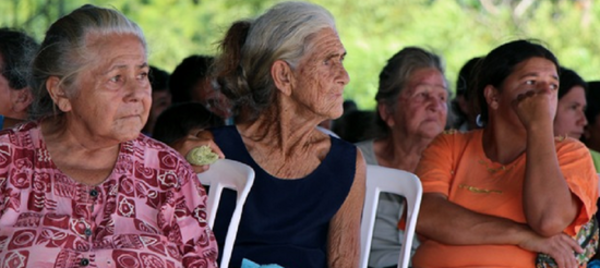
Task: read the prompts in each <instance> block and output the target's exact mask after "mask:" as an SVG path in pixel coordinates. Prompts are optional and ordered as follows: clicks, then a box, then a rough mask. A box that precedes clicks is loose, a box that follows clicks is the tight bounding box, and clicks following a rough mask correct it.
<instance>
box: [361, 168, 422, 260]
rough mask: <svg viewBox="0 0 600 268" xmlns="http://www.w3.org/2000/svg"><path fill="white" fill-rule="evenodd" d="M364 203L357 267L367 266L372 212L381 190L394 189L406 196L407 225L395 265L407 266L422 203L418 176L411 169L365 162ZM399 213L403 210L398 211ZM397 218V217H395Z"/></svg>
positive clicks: (371, 231) (373, 221) (374, 211)
mask: <svg viewBox="0 0 600 268" xmlns="http://www.w3.org/2000/svg"><path fill="white" fill-rule="evenodd" d="M366 188H367V189H366V194H365V203H364V207H363V214H362V221H361V227H360V228H361V230H360V232H361V234H360V236H361V240H360V241H361V243H360V244H361V245H360V246H361V257H360V267H361V268H366V267H367V264H368V262H369V253H370V250H371V240H372V236H373V226H374V225H375V214H376V212H377V206H378V203H379V194H380V193H381V192H387V193H394V194H398V195H401V196H403V197H404V198H405V199H406V229H405V230H404V238H403V241H402V250H401V252H400V258H399V260H398V268H400V267H403V268H406V267H408V264H409V262H410V254H411V247H412V242H413V238H414V236H415V228H416V226H417V217H418V215H419V208H420V207H421V197H422V195H423V188H422V187H421V181H420V180H419V178H418V177H417V176H416V175H415V174H412V173H410V172H406V171H403V170H399V169H392V168H386V167H381V166H375V165H367V185H366ZM400 215H402V211H401V212H400ZM398 220H400V219H398Z"/></svg>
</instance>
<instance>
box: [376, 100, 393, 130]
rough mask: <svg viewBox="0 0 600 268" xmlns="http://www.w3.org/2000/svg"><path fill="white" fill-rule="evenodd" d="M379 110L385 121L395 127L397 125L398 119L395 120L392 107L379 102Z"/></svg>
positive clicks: (389, 125)
mask: <svg viewBox="0 0 600 268" xmlns="http://www.w3.org/2000/svg"><path fill="white" fill-rule="evenodd" d="M377 112H378V113H379V116H380V117H381V119H383V122H385V124H386V125H388V127H393V126H394V125H396V120H394V117H393V116H392V109H390V108H389V107H388V106H387V105H385V104H383V103H378V104H377Z"/></svg>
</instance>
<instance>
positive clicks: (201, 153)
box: [185, 145, 219, 166]
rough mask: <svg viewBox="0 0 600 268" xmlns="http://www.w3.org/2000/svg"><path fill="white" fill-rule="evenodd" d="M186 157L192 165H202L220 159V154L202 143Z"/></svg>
mask: <svg viewBox="0 0 600 268" xmlns="http://www.w3.org/2000/svg"><path fill="white" fill-rule="evenodd" d="M185 159H186V160H187V161H188V162H190V164H192V165H196V166H202V165H210V164H212V163H214V162H215V161H217V159H219V155H218V154H216V153H214V152H213V151H212V149H210V147H208V145H202V146H200V147H196V148H194V149H192V150H191V151H190V152H189V153H188V154H187V155H186V156H185Z"/></svg>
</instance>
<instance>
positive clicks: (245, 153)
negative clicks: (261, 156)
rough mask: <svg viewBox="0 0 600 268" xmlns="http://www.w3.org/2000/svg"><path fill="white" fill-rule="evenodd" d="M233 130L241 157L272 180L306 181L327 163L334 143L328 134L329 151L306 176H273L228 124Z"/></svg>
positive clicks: (240, 135)
mask: <svg viewBox="0 0 600 268" xmlns="http://www.w3.org/2000/svg"><path fill="white" fill-rule="evenodd" d="M230 127H231V128H232V129H233V130H234V132H235V136H236V139H237V141H238V143H239V144H241V146H242V147H241V148H244V150H243V157H246V158H248V159H249V161H250V163H248V164H250V166H252V167H256V168H257V169H258V170H256V169H255V171H256V172H263V173H264V174H266V175H268V178H269V179H271V180H274V181H279V182H294V181H306V180H308V179H310V178H313V177H315V174H317V173H319V172H320V171H321V169H323V166H324V165H325V163H328V162H329V161H330V160H329V159H330V158H331V155H332V153H331V151H332V149H333V144H334V138H333V137H332V136H331V135H328V136H329V142H330V144H331V145H330V147H329V151H328V152H327V154H325V158H323V160H322V161H321V163H320V164H319V165H318V166H317V167H316V168H315V169H314V170H312V171H311V172H309V173H308V174H306V176H304V177H301V178H280V177H277V176H274V175H273V174H271V173H269V172H268V171H267V170H265V169H264V168H263V167H262V166H261V165H259V164H258V163H257V162H256V161H254V158H253V157H252V155H250V152H249V151H248V147H246V144H245V143H244V140H243V139H242V134H240V131H239V129H238V128H237V126H236V125H232V126H230ZM315 131H319V130H317V129H315Z"/></svg>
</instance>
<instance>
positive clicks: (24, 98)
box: [11, 87, 33, 113]
mask: <svg viewBox="0 0 600 268" xmlns="http://www.w3.org/2000/svg"><path fill="white" fill-rule="evenodd" d="M11 102H12V105H13V109H14V110H15V111H16V112H20V113H22V112H26V111H27V109H28V108H29V105H31V103H32V102H33V93H31V88H29V87H25V88H22V89H19V90H11Z"/></svg>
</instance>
